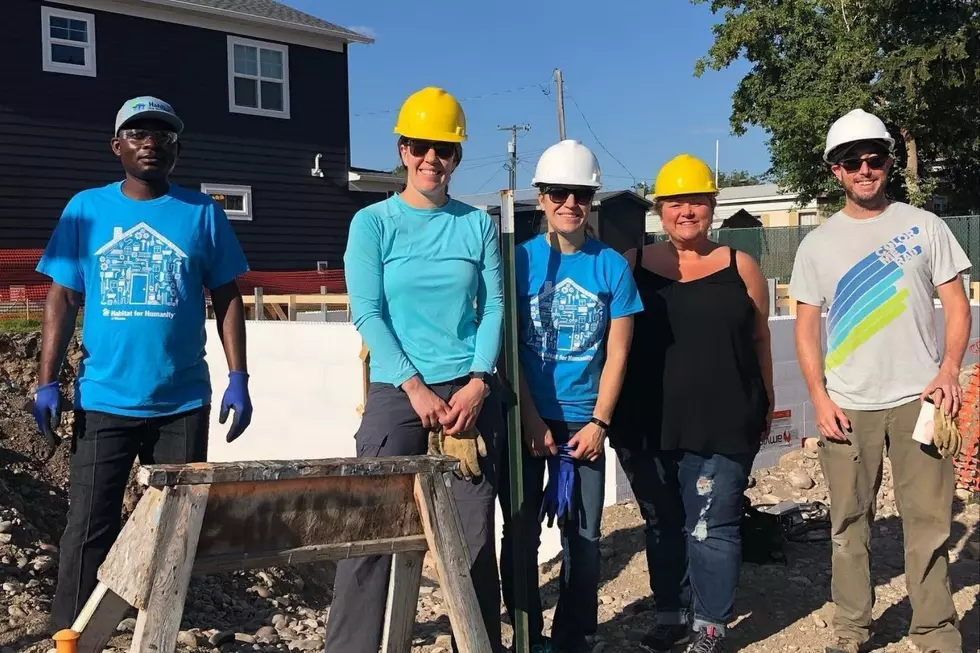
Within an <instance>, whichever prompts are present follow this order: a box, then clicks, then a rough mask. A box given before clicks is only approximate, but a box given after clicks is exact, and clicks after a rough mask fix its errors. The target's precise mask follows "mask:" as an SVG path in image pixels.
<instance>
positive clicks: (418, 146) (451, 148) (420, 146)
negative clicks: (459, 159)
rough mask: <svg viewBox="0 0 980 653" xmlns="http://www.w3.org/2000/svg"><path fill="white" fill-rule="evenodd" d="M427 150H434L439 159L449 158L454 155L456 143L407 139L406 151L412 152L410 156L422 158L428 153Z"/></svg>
mask: <svg viewBox="0 0 980 653" xmlns="http://www.w3.org/2000/svg"><path fill="white" fill-rule="evenodd" d="M429 150H435V151H436V156H437V157H439V158H440V159H447V160H448V159H451V158H453V157H454V156H455V155H456V144H455V143H445V142H442V141H417V140H410V141H408V151H409V152H411V153H412V156H414V157H418V158H420V159H421V158H422V157H424V156H425V155H426V154H428V153H429Z"/></svg>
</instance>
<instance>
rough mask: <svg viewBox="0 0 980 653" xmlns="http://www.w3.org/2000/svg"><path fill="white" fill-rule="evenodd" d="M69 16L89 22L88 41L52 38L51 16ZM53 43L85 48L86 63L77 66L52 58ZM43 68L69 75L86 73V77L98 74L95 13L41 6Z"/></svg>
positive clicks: (50, 71)
mask: <svg viewBox="0 0 980 653" xmlns="http://www.w3.org/2000/svg"><path fill="white" fill-rule="evenodd" d="M52 17H56V18H68V19H70V20H80V21H84V22H85V23H87V24H88V43H85V44H82V43H79V42H78V41H63V40H61V39H52V38H51V18H52ZM52 45H70V46H72V47H76V48H84V49H85V65H84V66H76V65H73V64H66V63H60V62H57V61H53V60H52V59H51V46H52ZM41 69H42V70H45V71H47V72H49V73H66V74H68V75H84V76H86V77H95V76H96V70H97V68H96V62H95V14H83V13H81V12H78V11H68V10H67V9H57V8H55V7H45V6H42V7H41Z"/></svg>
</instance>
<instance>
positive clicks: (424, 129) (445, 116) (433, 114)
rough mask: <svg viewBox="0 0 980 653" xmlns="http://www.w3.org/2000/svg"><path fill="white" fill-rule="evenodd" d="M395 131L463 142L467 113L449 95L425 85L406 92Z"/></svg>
mask: <svg viewBox="0 0 980 653" xmlns="http://www.w3.org/2000/svg"><path fill="white" fill-rule="evenodd" d="M395 133H396V134H399V135H401V136H404V137H406V138H418V139H425V140H428V141H444V142H448V143H462V142H463V141H465V140H466V116H465V115H464V114H463V107H461V106H459V102H457V101H456V98H454V97H453V96H452V95H450V94H449V93H447V92H446V91H445V90H443V89H441V88H436V87H434V86H427V87H425V88H423V89H422V90H421V91H416V92H415V93H412V94H411V95H410V96H408V99H407V100H405V103H404V104H403V105H402V108H401V110H400V111H399V112H398V122H396V123H395Z"/></svg>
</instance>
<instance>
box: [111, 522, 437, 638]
mask: <svg viewBox="0 0 980 653" xmlns="http://www.w3.org/2000/svg"><path fill="white" fill-rule="evenodd" d="M428 548H429V545H428V542H427V541H426V539H425V535H424V534H419V535H406V536H403V537H390V538H384V539H378V540H371V541H367V542H341V543H338V544H320V545H313V546H303V547H298V548H295V549H285V550H283V551H267V552H261V553H250V554H246V555H244V556H243V555H240V554H237V553H236V554H231V555H216V556H205V557H200V558H197V560H196V561H195V563H194V574H198V575H204V574H215V573H218V572H224V571H244V570H246V569H265V568H267V567H277V566H280V565H298V564H306V563H309V562H322V561H324V560H344V559H347V558H360V557H363V556H374V555H391V554H402V553H405V552H410V551H422V552H424V551H425V550H426V549H428ZM396 557H397V556H396ZM413 614H414V613H413ZM116 623H118V621H117V622H116Z"/></svg>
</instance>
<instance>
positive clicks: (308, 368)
mask: <svg viewBox="0 0 980 653" xmlns="http://www.w3.org/2000/svg"><path fill="white" fill-rule="evenodd" d="M972 312H973V327H972V329H971V340H970V344H971V347H969V348H968V353H967V355H966V361H965V362H966V363H975V362H977V361H978V351H980V342H978V340H980V337H978V336H980V306H977V305H973V306H972ZM936 321H937V330H938V333H939V334H940V351H942V333H943V329H942V324H943V317H942V309H941V308H939V307H937V308H936ZM794 323H795V318H793V317H789V316H786V317H774V318H771V319H770V321H769V324H770V329H771V331H772V353H773V376H774V383H775V392H776V407H775V408H776V411H781V412H777V419H775V420H774V425H773V432H772V434H771V436H770V443H769V444H766V445H765V446H764V447H763V449H762V450H761V451H760V453H759V456H758V457H757V458H756V462H755V466H756V467H757V468H758V467H767V466H771V465H774V464H776V463H777V462H778V460H779V457H780V456H781V455H783V454H784V453H786V452H787V451H789V450H790V449H792V448H793V447H798V446H800V440H801V438H803V437H809V436H813V435H816V428H815V426H814V420H813V410H812V406H811V404H810V401H809V397H808V395H807V390H806V385H805V384H804V383H803V379H802V377H801V375H800V371H799V366H798V364H797V361H796V352H795V346H794V343H793V326H794ZM207 337H208V343H207V360H208V364H209V366H210V369H211V382H212V387H213V389H214V390H213V404H212V411H211V435H210V443H209V446H208V458H209V460H211V461H215V462H217V461H233V460H284V459H303V458H333V457H346V456H353V455H354V454H355V446H354V433H355V431H356V430H357V427H358V425H359V423H360V418H359V416H358V414H357V411H356V408H357V406H358V405H359V404H360V403H361V402H362V383H363V380H362V367H361V360H360V358H359V357H358V354H359V352H360V349H361V339H360V337H359V336H358V334H357V331H356V330H355V329H354V326H353V325H352V324H350V323H346V322H328V323H323V322H305V321H304V322H266V321H257V322H254V321H250V322H248V324H247V349H248V366H249V374H250V380H249V389H250V391H251V396H252V404H253V408H254V413H253V416H252V424H251V426H250V427H249V429H248V430H247V431H246V432H245V433H244V434H243V435H242V436H241V437H240V438H239V439H238V440H236V441H235V442H233V443H231V444H229V443H227V442H225V434H226V433H227V430H228V423H225V424H224V425H221V424H219V423H218V413H219V406H220V402H221V395H222V394H223V393H224V391H225V388H226V386H227V377H228V368H227V364H226V363H225V357H224V352H223V351H222V348H221V342H220V341H219V339H218V334H217V330H216V325H215V323H214V321H213V320H209V321H208V323H207ZM706 401H708V402H710V399H707V398H706ZM705 409H706V410H710V405H706V406H705ZM786 411H788V413H786ZM606 472H607V473H606V493H605V503H606V505H611V504H614V503H617V502H620V501H625V500H629V499H630V498H631V496H632V493H631V492H630V491H629V484H628V483H627V482H626V479H625V477H624V475H623V473H622V470H621V469H619V465H618V463H617V461H616V456H615V452H614V451H613V450H612V449H610V448H607V457H606ZM501 524H502V516H501V511H500V506H499V502H498V505H497V523H496V528H497V538H496V539H497V547H498V551H499V546H500V534H501ZM560 551H561V546H560V543H559V536H558V529H557V528H550V529H549V528H545V530H544V533H543V535H542V542H541V549H540V551H539V558H540V560H542V561H544V560H548V559H551V558H552V557H554V556H555V555H557V554H558V553H560Z"/></svg>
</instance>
